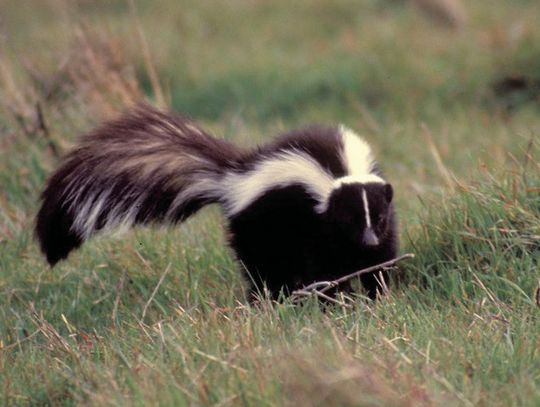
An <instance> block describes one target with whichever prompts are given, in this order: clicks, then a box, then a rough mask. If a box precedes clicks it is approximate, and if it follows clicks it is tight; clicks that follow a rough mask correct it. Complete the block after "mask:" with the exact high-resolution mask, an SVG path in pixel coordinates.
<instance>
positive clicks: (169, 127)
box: [36, 106, 398, 298]
mask: <svg viewBox="0 0 540 407" xmlns="http://www.w3.org/2000/svg"><path fill="white" fill-rule="evenodd" d="M343 148H344V145H343V138H342V136H341V133H340V130H339V129H338V128H336V127H320V126H312V127H308V128H305V129H303V130H298V131H294V132H290V133H287V134H285V135H283V136H281V137H279V138H278V139H276V140H275V141H274V142H272V143H270V144H268V145H266V146H262V147H260V148H258V149H256V150H254V151H251V152H244V151H241V150H239V149H238V148H237V147H235V146H234V145H232V144H231V143H228V142H226V141H225V140H221V139H216V138H214V137H211V136H209V135H208V134H207V133H205V132H204V131H203V130H202V129H200V128H198V127H197V126H196V125H195V124H194V123H192V122H190V121H189V120H187V119H185V118H183V117H180V116H177V115H170V114H165V113H162V112H159V111H156V110H155V109H153V108H150V107H148V106H142V107H139V108H138V109H136V110H135V111H134V112H132V113H131V114H129V115H127V116H125V117H123V118H121V119H119V120H117V121H115V122H111V123H107V124H105V125H104V126H102V127H100V128H99V129H97V130H96V131H94V132H93V133H91V134H90V135H88V136H86V137H85V138H84V139H83V140H82V143H81V145H80V146H79V148H77V149H76V150H74V151H73V152H72V153H71V154H69V155H68V156H67V158H66V159H65V160H64V163H63V165H62V166H61V167H60V168H59V169H58V170H57V171H56V172H55V174H53V176H52V177H51V178H50V180H49V182H48V184H47V187H46V189H45V191H44V192H43V195H42V198H43V203H42V206H41V209H40V211H39V213H38V216H37V224H36V234H37V237H38V239H39V241H40V244H41V249H42V251H43V252H44V253H45V255H46V257H47V260H48V262H49V263H50V264H51V265H54V264H55V263H56V262H58V261H59V260H61V259H64V258H66V257H67V255H68V254H69V253H70V251H71V250H73V249H75V248H77V247H79V246H80V245H81V244H82V243H83V241H84V240H86V239H88V238H89V237H90V236H91V235H92V234H94V233H97V232H98V231H100V230H107V229H109V228H110V227H113V226H115V225H117V224H118V223H121V222H122V221H126V222H127V221H129V222H128V223H129V225H132V224H147V223H149V222H158V223H173V224H174V223H178V222H181V221H182V220H184V219H185V218H187V217H188V216H190V215H191V214H193V213H195V212H196V211H197V210H198V209H200V208H201V207H203V206H204V205H206V204H209V203H219V204H223V205H225V207H227V206H226V202H225V201H224V197H223V196H222V195H220V194H223V192H222V191H221V189H220V186H221V185H222V183H223V182H224V180H225V179H226V176H227V174H244V173H247V172H249V171H254V169H256V168H257V165H258V164H259V163H261V162H263V161H264V160H266V159H268V158H269V157H274V156H276V155H277V154H280V153H283V152H286V151H294V152H301V153H303V154H305V155H307V156H309V157H311V159H312V160H315V161H316V162H317V163H319V165H320V167H321V168H322V169H321V172H322V171H325V172H326V173H327V175H328V174H329V175H330V176H331V177H332V178H333V179H339V178H341V177H344V176H347V175H348V173H347V166H346V163H344V159H343V155H342V151H343ZM370 173H372V174H376V175H378V176H380V175H381V174H380V172H379V170H378V166H377V164H376V163H373V166H372V169H371V170H370ZM322 176H324V174H323V173H321V177H322ZM193 186H197V188H195V189H190V188H191V187H193ZM220 191H221V192H220ZM362 191H365V193H366V194H367V196H369V212H370V222H371V226H372V227H371V228H367V225H366V214H365V212H364V205H363V201H362V193H363V192H362ZM178 197H180V198H182V199H179V198H178ZM392 199H393V190H392V187H391V186H390V185H389V184H387V183H384V182H367V183H362V184H360V183H350V184H344V185H342V186H341V187H339V188H335V189H332V192H331V194H330V196H329V198H328V201H327V206H326V209H325V210H324V211H323V212H321V211H317V210H316V209H315V208H316V206H317V205H318V204H319V203H320V202H318V201H317V198H316V197H315V196H313V195H312V194H311V193H310V191H309V190H308V188H306V185H303V184H301V183H299V184H296V183H293V184H288V185H281V186H276V187H273V188H269V189H267V190H265V191H264V193H263V194H262V195H260V196H257V197H256V198H255V199H254V200H253V201H251V202H249V204H248V205H247V207H244V208H243V209H242V210H240V211H239V212H235V213H227V211H225V212H226V214H227V215H228V218H229V219H228V220H229V237H230V245H231V247H232V248H233V250H234V251H235V253H236V255H237V258H238V260H239V262H240V263H241V266H240V267H241V268H242V269H243V270H244V272H245V273H246V280H247V281H248V283H249V284H250V288H251V292H252V293H257V292H262V291H263V287H264V286H266V287H267V288H268V289H269V291H270V293H271V295H272V296H273V297H274V298H277V297H278V295H279V293H280V291H281V290H283V291H284V292H285V294H289V293H291V291H293V290H294V289H296V288H300V287H302V286H304V285H306V284H309V283H312V282H314V281H318V280H328V279H332V278H337V277H339V276H342V275H344V274H349V273H351V272H354V271H356V270H358V269H361V268H365V267H368V266H371V265H374V264H377V263H380V262H383V261H386V260H389V259H391V258H394V257H395V256H396V254H397V250H398V241H397V231H396V221H395V214H394V208H393V205H392ZM87 218H88V219H89V220H88V221H87ZM368 229H369V230H368ZM368 232H369V233H368ZM373 236H376V238H377V239H378V244H377V245H375V246H373V245H369V244H367V243H366V242H369V241H370V238H371V240H372V239H373ZM366 239H367V240H366ZM361 281H362V284H363V286H364V287H365V289H366V291H367V294H368V295H369V296H370V297H371V298H375V297H376V294H377V290H379V289H380V285H379V283H378V281H377V278H376V276H374V275H364V276H362V279H361Z"/></svg>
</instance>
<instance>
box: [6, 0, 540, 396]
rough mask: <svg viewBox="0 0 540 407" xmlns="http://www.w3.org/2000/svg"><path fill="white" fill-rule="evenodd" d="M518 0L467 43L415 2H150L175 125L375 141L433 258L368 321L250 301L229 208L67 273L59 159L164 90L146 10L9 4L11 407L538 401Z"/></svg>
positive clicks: (144, 6)
mask: <svg viewBox="0 0 540 407" xmlns="http://www.w3.org/2000/svg"><path fill="white" fill-rule="evenodd" d="M515 3H516V4H514V3H512V4H510V3H508V2H504V1H502V0H501V1H499V0H497V1H493V2H490V4H482V3H481V2H479V3H478V4H476V3H475V4H468V5H467V12H468V17H469V18H468V22H467V25H466V26H465V27H464V28H463V29H462V30H459V31H449V30H447V29H445V28H442V27H439V26H437V25H436V23H434V22H432V21H430V20H427V19H426V18H425V17H423V16H422V14H419V13H418V12H417V11H415V9H414V8H412V7H409V6H408V5H407V3H405V2H397V1H394V2H389V1H378V0H365V1H361V2H358V1H352V0H339V1H335V2H326V1H323V0H316V1H307V0H300V1H297V2H294V4H293V3H291V2H286V1H285V0H278V1H273V2H252V1H249V2H248V1H244V0H234V1H228V2H213V1H193V0H192V1H183V2H182V3H180V4H178V3H177V2H173V1H163V2H159V3H157V2H150V1H140V2H137V5H138V13H139V17H140V20H141V26H142V28H143V30H144V32H145V34H146V39H147V41H148V44H149V48H150V51H151V54H152V57H153V63H154V64H155V67H156V70H157V72H158V74H159V77H160V79H161V81H162V83H163V86H164V89H165V93H166V95H167V97H168V101H169V103H170V104H171V106H172V107H173V108H174V109H175V110H181V111H183V112H185V113H188V114H190V115H191V116H193V117H194V118H195V119H196V120H198V121H200V122H201V123H203V124H204V125H205V126H207V127H208V128H210V129H211V130H212V131H214V132H215V133H216V134H219V135H223V136H225V137H227V138H230V139H232V140H234V141H235V142H238V143H240V144H243V145H253V144H256V143H257V142H260V141H263V140H268V139H269V138H271V137H272V136H273V135H275V134H276V133H279V132H280V131H283V130H285V129H289V128H292V127H295V126H299V125H301V124H303V123H308V122H312V121H317V122H334V123H335V122H343V123H345V124H347V125H348V126H350V127H352V128H354V129H356V130H357V131H358V132H360V133H361V134H363V135H364V136H365V137H366V138H367V139H368V140H369V141H371V143H372V144H373V145H374V148H375V150H376V151H377V156H378V157H379V159H380V161H381V163H382V165H383V168H384V170H385V173H386V174H387V177H388V178H389V179H390V180H391V181H392V183H393V184H394V186H395V190H396V204H397V207H398V215H399V221H400V234H401V241H402V251H403V252H414V253H415V254H416V258H415V259H414V260H413V261H409V262H408V263H406V264H404V265H403V267H402V270H401V273H400V275H399V276H400V278H399V283H398V284H394V285H393V289H392V291H391V293H390V295H389V296H387V297H386V298H384V299H382V300H381V301H378V302H377V303H365V302H364V301H363V300H361V299H360V298H359V299H358V301H357V302H356V303H355V305H354V308H353V309H345V308H341V307H339V306H335V307H330V308H328V309H323V308H322V306H320V305H319V304H317V303H316V302H314V301H311V302H308V303H306V304H305V305H303V306H294V305H292V304H291V303H289V302H287V301H286V302H284V303H282V304H273V305H271V304H268V303H263V304H261V306H260V307H253V306H249V305H247V302H246V299H245V296H244V291H243V281H242V279H241V277H240V273H239V272H238V266H237V264H236V263H235V261H234V259H233V256H232V253H231V252H230V251H229V250H228V249H227V248H226V245H225V234H224V226H225V225H224V219H223V217H222V216H221V214H220V212H219V210H218V208H214V207H211V208H206V209H204V210H203V211H202V212H201V213H200V214H198V215H196V216H195V217H193V219H190V220H189V221H188V222H186V223H185V224H183V225H182V226H181V227H179V228H175V229H162V228H149V229H148V228H146V229H143V228H140V229H137V230H134V231H132V232H130V233H128V234H127V235H124V236H122V237H121V238H116V239H115V238H110V237H99V238H97V239H94V240H93V241H91V242H89V243H88V244H86V245H85V246H84V247H83V248H82V249H81V250H79V251H78V252H76V253H74V254H73V255H72V256H71V257H70V258H69V259H68V261H66V262H63V263H61V264H59V265H58V266H57V267H55V268H54V269H52V270H51V269H49V268H48V267H47V265H46V264H45V262H44V260H43V258H42V256H41V255H40V253H39V250H38V248H37V245H36V242H35V241H34V239H33V235H32V224H33V217H34V215H35V212H36V210H37V207H38V200H39V192H40V190H41V188H42V186H43V184H44V182H45V179H46V177H47V175H48V174H50V172H51V171H52V170H53V169H54V167H55V165H56V164H57V161H58V159H57V158H56V157H55V155H54V154H53V152H52V151H51V149H50V144H51V143H53V144H54V145H55V146H56V147H57V148H58V149H59V150H61V151H66V150H68V149H69V147H70V146H71V145H72V143H73V142H74V141H75V140H76V138H77V136H78V135H79V134H80V133H82V132H84V131H86V130H88V129H89V128H90V127H92V126H93V125H95V124H96V123H98V122H99V121H101V120H103V119H104V118H106V117H110V116H111V115H113V114H114V112H116V111H117V110H118V109H120V108H122V107H123V106H125V104H126V103H127V102H128V101H129V100H130V97H129V96H126V95H128V94H129V95H131V94H135V95H139V96H142V95H143V94H145V95H146V96H147V97H148V98H150V99H151V98H153V97H154V93H153V91H154V90H153V87H152V86H151V84H150V80H149V75H148V68H147V66H146V65H145V61H144V58H143V55H142V52H141V44H140V42H139V40H138V37H137V34H136V28H135V26H136V24H135V23H134V18H133V15H131V14H130V12H129V7H128V6H127V2H123V1H118V2H116V1H115V2H82V3H81V4H80V5H79V6H78V7H75V6H69V5H68V3H67V2H60V1H56V0H49V1H47V2H42V3H39V5H38V4H37V3H35V2H31V1H29V0H21V1H19V2H9V3H8V4H2V6H1V8H2V11H3V13H2V24H3V25H0V26H1V27H2V29H3V30H5V33H2V34H5V38H6V39H7V41H6V42H5V44H4V48H2V49H1V51H2V52H1V53H0V68H2V70H0V72H2V73H1V74H0V109H1V110H0V154H1V156H0V404H2V405H99V406H101V405H141V406H143V405H171V406H177V405H220V406H225V405H257V406H259V405H262V406H265V405H269V406H281V405H308V406H310V405H311V406H315V405H336V406H349V405H350V406H358V405H366V406H368V405H369V406H372V405H384V406H396V405H400V406H417V405H445V406H446V405H484V406H508V405H516V406H517V405H530V406H536V405H539V404H540V320H539V312H540V309H539V308H538V305H537V302H536V301H537V300H536V298H535V289H536V288H537V287H538V284H539V278H540V274H539V272H538V270H539V269H540V264H539V263H540V189H539V188H540V158H539V153H540V151H539V146H540V138H539V137H538V135H539V132H540V115H539V112H540V110H539V104H538V95H537V94H536V93H535V90H534V87H533V88H527V89H525V90H523V91H518V92H517V93H515V92H514V93H509V94H500V93H497V92H496V91H495V87H494V85H495V84H496V83H497V82H498V81H501V80H504V79H505V78H508V77H525V78H527V79H528V80H532V81H534V80H536V79H537V78H539V77H540V72H539V69H540V68H539V67H540V50H539V48H538V45H537V44H538V43H540V41H539V40H540V27H539V26H538V24H537V20H538V16H539V15H540V7H539V6H538V4H537V2H534V1H520V2H515ZM69 4H71V3H69ZM78 23H82V24H83V26H85V27H86V28H85V29H84V30H83V31H82V32H83V34H81V31H77V30H78ZM38 34H39V35H38ZM81 35H82V38H83V40H81ZM96 35H98V37H99V36H101V37H99V38H101V39H102V40H101V41H100V40H99V38H97V39H96ZM103 38H105V41H103ZM84 39H86V40H88V41H89V44H90V45H88V43H87V45H81V44H84V43H85V42H84ZM81 41H82V42H81ZM81 55H86V56H87V57H88V55H94V60H93V61H94V62H89V61H92V59H91V58H90V59H84V58H83V59H80V57H81ZM66 56H70V58H67V59H66ZM2 58H3V59H2ZM88 58H89V57H88ZM64 61H65V62H64ZM81 61H83V62H81ZM6 72H7V73H8V75H6ZM58 72H61V74H58ZM95 72H99V73H98V74H95V75H92V73H95ZM117 72H121V75H120V76H115V75H117ZM96 77H97V78H96ZM119 77H121V78H127V79H126V80H127V81H128V82H129V78H133V80H134V81H135V83H136V85H135V89H131V90H130V91H129V92H131V93H129V92H128V93H126V92H127V90H126V89H127V88H126V86H127V85H126V84H125V83H124V82H123V81H120V80H119ZM58 78H60V79H58ZM14 85H15V86H14ZM51 89H52V90H54V92H52V93H51V92H49V91H50V90H51ZM51 95H52V96H51ZM36 102H38V103H39V104H40V106H41V107H42V109H43V113H44V117H45V127H46V129H47V132H43V131H41V130H39V128H38V127H36V121H35V104H36ZM14 112H15V113H16V114H14ZM17 115H19V117H20V118H21V120H22V121H23V122H24V123H25V126H26V131H23V130H22V128H21V125H20V123H19V121H18V120H17V119H16V116H17ZM439 157H440V161H439V162H438V158H439ZM448 173H449V174H451V177H450V179H449V178H448V177H447V175H445V174H448ZM453 179H455V181H452V180H453Z"/></svg>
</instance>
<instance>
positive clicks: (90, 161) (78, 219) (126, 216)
mask: <svg viewBox="0 0 540 407" xmlns="http://www.w3.org/2000/svg"><path fill="white" fill-rule="evenodd" d="M241 154H242V153H241V152H240V151H239V150H238V149H236V148H235V147H234V146H233V145H232V144H230V143H228V142H226V141H225V140H220V139H216V138H214V137H211V136H209V135H208V134H207V133H205V132H204V131H203V130H201V129H200V128H199V127H197V126H196V125H195V124H194V123H193V122H191V121H189V120H187V119H185V118H183V117H181V116H178V115H171V114H166V113H163V112H160V111H158V110H156V109H154V108H152V107H149V106H146V105H144V106H140V107H138V108H136V109H135V110H134V111H132V112H131V113H129V114H127V115H126V116H124V117H122V118H120V119H119V120H116V121H113V122H110V123H107V124H105V125H103V126H102V127H100V128H98V129H97V130H95V131H94V132H92V133H91V134H89V135H87V136H86V137H85V138H84V139H83V140H82V142H81V144H80V145H79V146H78V148H77V149H75V150H74V151H73V152H71V153H70V154H69V155H68V156H67V157H66V158H65V160H64V161H63V164H62V165H61V167H60V168H59V169H58V170H57V171H56V172H55V173H54V174H53V175H52V177H51V178H50V179H49V181H48V184H47V186H46V188H45V190H44V192H43V194H42V206H41V209H40V211H39V213H38V216H37V224H36V234H37V237H38V239H39V242H40V244H41V249H42V251H43V253H44V254H45V255H46V257H47V260H48V262H49V263H50V264H51V265H54V264H55V263H56V262H58V261H59V260H61V259H63V258H65V257H67V255H68V254H69V252H70V251H71V250H73V249H75V248H77V247H78V246H80V245H81V244H82V243H83V242H84V241H85V240H87V239H88V238H90V237H91V236H92V235H93V234H95V233H96V232H98V231H101V230H103V231H105V230H111V229H116V228H118V227H129V226H132V225H134V224H145V223H150V222H161V223H177V222H180V221H182V220H183V219H185V218H186V217H188V216H189V215H191V214H193V213H194V212H196V211H197V210H198V209H200V208H201V207H202V206H204V205H206V204H208V203H212V202H218V201H219V200H220V198H221V194H222V192H221V190H222V187H220V178H221V177H222V176H223V174H224V173H226V171H227V170H231V169H234V167H235V166H236V165H237V163H238V162H239V160H240V157H241Z"/></svg>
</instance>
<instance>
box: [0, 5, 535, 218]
mask: <svg viewBox="0 0 540 407" xmlns="http://www.w3.org/2000/svg"><path fill="white" fill-rule="evenodd" d="M0 10H1V12H0V35H1V43H0V44H1V45H0V46H1V48H0V73H1V74H0V86H1V88H0V89H1V98H0V103H1V105H0V108H1V109H2V110H1V113H0V124H1V125H2V127H1V135H2V139H3V143H5V141H6V139H10V138H13V137H26V138H27V140H28V141H30V140H32V142H33V141H35V140H36V139H40V138H43V137H44V136H45V138H46V139H47V143H49V145H50V148H52V149H53V150H54V151H55V152H54V153H53V154H60V153H61V152H62V151H64V150H65V149H66V148H67V147H68V146H69V143H70V142H72V141H73V140H74V139H75V137H76V136H78V135H79V134H81V133H82V132H84V131H86V130H88V128H90V127H91V126H92V125H95V124H96V123H98V122H100V121H101V120H103V119H104V118H108V117H112V116H114V115H115V114H117V113H118V112H119V111H122V110H124V109H125V108H126V107H127V106H129V105H131V104H133V103H135V102H137V101H140V100H141V99H147V100H151V101H153V103H155V104H157V105H160V106H162V107H169V108H171V109H173V110H177V111H181V112H183V113H185V114H187V115H189V116H191V117H193V118H194V119H196V120H198V121H201V122H203V123H205V124H206V125H207V126H209V127H210V128H212V129H213V130H214V131H215V132H216V133H217V134H219V135H224V136H226V137H232V138H235V139H237V140H238V141H239V142H241V143H248V144H249V143H255V142H258V141H260V139H261V138H263V137H264V138H266V137H270V136H273V135H274V134H276V133H279V132H280V131H283V130H285V129H289V128H291V127H294V126H299V125H301V124H305V123H307V122H330V123H337V122H342V123H344V124H346V125H348V126H350V127H352V128H354V129H355V130H357V131H358V132H360V133H361V134H363V135H364V136H365V137H367V138H368V140H369V141H370V142H371V143H372V144H373V145H374V146H375V149H376V150H377V151H378V153H379V156H380V160H381V161H382V163H383V167H384V168H385V170H386V172H387V173H388V175H389V176H390V179H394V180H396V181H397V182H398V184H400V185H402V186H403V187H404V188H403V189H404V190H405V192H404V193H402V194H399V195H398V196H404V194H405V197H406V199H405V200H404V201H405V202H401V205H403V206H404V207H405V208H408V207H409V206H411V205H412V206H414V205H413V204H412V201H411V199H410V198H411V197H412V196H413V195H411V196H408V193H409V192H411V193H413V194H418V193H423V192H426V191H431V190H436V189H437V188H438V185H439V184H441V181H444V178H445V176H447V175H448V174H446V175H445V172H446V171H451V172H453V173H456V174H457V175H459V176H461V175H467V174H469V173H470V172H471V171H472V172H475V171H477V169H478V166H477V163H478V161H479V160H480V161H482V162H488V163H489V162H494V161H500V160H504V159H505V151H507V150H515V149H516V148H517V145H519V144H520V142H523V140H526V139H528V138H531V137H533V136H534V135H535V134H536V135H537V134H538V126H539V123H540V116H539V112H540V110H539V105H540V96H539V95H540V24H538V21H539V18H540V4H539V3H538V2H537V1H534V0H516V1H503V0H493V1H489V2H464V1H460V0H335V1H325V0H309V1H307V0H298V1H294V2H290V1H282V0H275V1H264V0H228V1H219V2H216V1H206V0H202V1H200V0H197V1H195V0H193V1H190V0H183V1H167V0H162V1H157V2H156V1H145V0H139V1H133V0H118V1H116V0H114V1H100V0H94V1H91V0H79V1H66V0H44V1H32V0H19V1H12V0H2V1H1V2H0ZM44 133H46V134H44ZM38 143H39V142H38ZM6 148H8V147H4V150H5V149H6ZM443 183H444V182H443Z"/></svg>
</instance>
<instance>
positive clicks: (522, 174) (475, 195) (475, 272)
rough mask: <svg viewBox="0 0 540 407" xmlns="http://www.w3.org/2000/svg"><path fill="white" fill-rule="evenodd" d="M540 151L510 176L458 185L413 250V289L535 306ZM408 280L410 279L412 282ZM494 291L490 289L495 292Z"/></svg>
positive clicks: (431, 208) (431, 214)
mask: <svg viewBox="0 0 540 407" xmlns="http://www.w3.org/2000/svg"><path fill="white" fill-rule="evenodd" d="M535 152H536V154H537V153H538V146H536V148H533V144H532V140H531V143H530V144H529V149H528V150H527V151H525V152H524V159H523V160H522V161H521V162H517V163H516V166H515V168H513V169H511V170H508V172H507V173H506V174H502V175H498V176H493V175H492V174H491V173H490V172H484V173H483V174H482V175H483V177H482V178H480V179H478V180H477V181H476V182H475V183H474V184H471V185H468V184H467V185H463V184H459V185H458V187H457V188H458V191H457V193H456V194H455V195H454V196H451V197H446V198H444V199H443V200H442V202H439V203H437V204H436V205H434V204H433V203H430V204H425V205H426V207H425V214H424V216H423V217H422V220H421V223H420V226H419V227H417V228H416V229H417V230H416V231H415V232H412V231H411V232H410V233H413V234H414V236H415V238H414V239H412V240H411V242H410V245H411V247H413V248H414V249H416V250H415V251H416V252H417V254H418V255H417V258H416V266H415V267H413V268H412V269H411V270H409V272H410V273H411V275H416V276H417V277H419V278H410V282H411V283H413V282H414V283H415V284H420V285H422V286H424V287H425V286H429V288H430V291H432V292H433V295H434V296H435V297H436V298H441V297H444V298H459V299H463V298H470V297H472V298H474V297H478V296H479V295H480V296H482V295H483V296H487V298H489V299H490V300H492V301H496V302H498V303H505V304H508V303H509V302H511V301H512V300H517V301H518V303H517V304H516V306H519V305H523V304H526V305H528V306H531V305H533V291H534V288H535V287H536V286H537V285H538V278H539V275H538V273H537V270H538V267H539V264H540V193H539V192H540V191H539V189H538V185H540V163H539V162H538V160H537V159H535V158H533V155H534V153H535ZM514 159H515V158H514ZM405 279H406V280H409V278H407V275H406V276H405ZM487 287H489V289H488V288H487Z"/></svg>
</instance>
